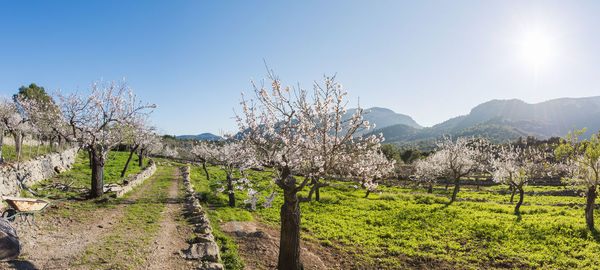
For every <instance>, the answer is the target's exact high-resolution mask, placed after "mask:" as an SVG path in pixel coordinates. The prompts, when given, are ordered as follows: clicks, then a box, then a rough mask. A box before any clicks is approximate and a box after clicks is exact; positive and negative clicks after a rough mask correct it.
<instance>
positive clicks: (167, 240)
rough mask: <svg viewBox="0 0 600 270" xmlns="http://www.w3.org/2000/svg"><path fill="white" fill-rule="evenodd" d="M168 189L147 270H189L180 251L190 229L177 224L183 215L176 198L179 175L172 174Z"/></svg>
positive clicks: (181, 205)
mask: <svg viewBox="0 0 600 270" xmlns="http://www.w3.org/2000/svg"><path fill="white" fill-rule="evenodd" d="M173 179H177V180H175V181H173V183H172V184H171V186H170V187H169V198H168V199H167V206H166V208H165V211H164V213H163V216H162V218H161V220H160V230H159V231H158V235H156V236H155V237H154V241H153V242H152V247H151V249H152V252H151V253H150V255H149V256H148V268H147V269H157V270H159V269H161V270H162V269H190V268H191V266H192V262H190V261H186V260H185V259H183V258H182V256H181V255H180V251H181V250H183V249H185V248H187V247H188V244H187V242H186V241H187V240H188V237H189V236H190V235H192V228H191V227H190V226H186V225H185V224H183V222H178V221H177V220H178V219H180V217H181V215H182V213H183V201H182V200H181V198H178V192H179V182H180V181H179V175H177V174H174V175H173Z"/></svg>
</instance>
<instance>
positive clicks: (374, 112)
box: [344, 107, 423, 129]
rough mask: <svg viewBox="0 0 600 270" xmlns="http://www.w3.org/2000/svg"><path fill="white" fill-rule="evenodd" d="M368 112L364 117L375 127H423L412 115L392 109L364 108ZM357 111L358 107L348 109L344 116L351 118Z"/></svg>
mask: <svg viewBox="0 0 600 270" xmlns="http://www.w3.org/2000/svg"><path fill="white" fill-rule="evenodd" d="M364 111H365V112H366V114H365V116H364V119H365V120H367V121H369V123H374V124H375V128H385V127H389V126H393V125H406V126H408V127H411V128H415V129H421V128H423V127H422V126H421V125H419V124H417V122H415V120H413V119H412V118H411V117H410V116H408V115H405V114H400V113H396V112H394V111H392V110H390V109H386V108H380V107H373V108H369V109H365V110H364ZM355 112H356V108H352V109H348V111H347V112H346V114H345V115H344V118H349V117H351V116H352V114H354V113H355Z"/></svg>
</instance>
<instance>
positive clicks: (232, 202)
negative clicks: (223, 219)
mask: <svg viewBox="0 0 600 270" xmlns="http://www.w3.org/2000/svg"><path fill="white" fill-rule="evenodd" d="M227 193H228V194H229V206H230V207H235V192H234V191H233V179H232V177H231V173H229V172H228V173H227Z"/></svg>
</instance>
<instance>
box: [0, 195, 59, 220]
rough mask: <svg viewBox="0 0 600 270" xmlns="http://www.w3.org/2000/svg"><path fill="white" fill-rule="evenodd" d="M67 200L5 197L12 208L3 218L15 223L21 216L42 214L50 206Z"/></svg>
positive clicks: (3, 213)
mask: <svg viewBox="0 0 600 270" xmlns="http://www.w3.org/2000/svg"><path fill="white" fill-rule="evenodd" d="M66 199H67V198H63V199H58V200H55V201H51V202H50V201H47V200H45V199H32V198H20V197H4V201H6V203H7V204H8V206H10V208H9V209H7V210H5V211H4V212H2V217H3V218H5V219H6V220H8V221H11V222H13V221H15V219H16V217H17V216H19V215H24V214H36V213H41V212H43V211H44V210H46V208H48V207H50V205H52V204H55V203H57V202H60V201H64V200H66Z"/></svg>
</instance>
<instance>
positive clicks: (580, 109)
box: [376, 97, 600, 143]
mask: <svg viewBox="0 0 600 270" xmlns="http://www.w3.org/2000/svg"><path fill="white" fill-rule="evenodd" d="M573 127H576V128H577V129H581V128H583V127H587V129H588V132H586V134H584V135H585V136H586V137H589V136H591V135H592V134H594V133H597V132H598V130H599V129H600V97H588V98H560V99H554V100H549V101H545V102H541V103H536V104H528V103H525V102H523V101H521V100H518V99H511V100H492V101H488V102H485V103H482V104H480V105H478V106H476V107H475V108H473V109H472V110H471V112H470V113H469V114H467V115H463V116H458V117H455V118H452V119H449V120H447V121H445V122H442V123H440V124H437V125H435V126H433V127H429V128H423V129H415V128H413V127H409V126H407V125H402V124H398V125H393V126H388V127H384V128H381V129H378V130H376V132H382V133H383V134H384V136H385V137H386V141H387V142H398V143H415V142H418V141H423V140H433V139H436V138H439V137H441V136H444V135H452V136H475V137H478V136H480V137H486V138H489V139H491V140H492V141H495V142H502V141H508V140H514V139H516V138H518V137H520V136H536V137H538V138H548V137H554V136H564V135H566V134H567V132H568V131H569V130H571V129H573Z"/></svg>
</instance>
